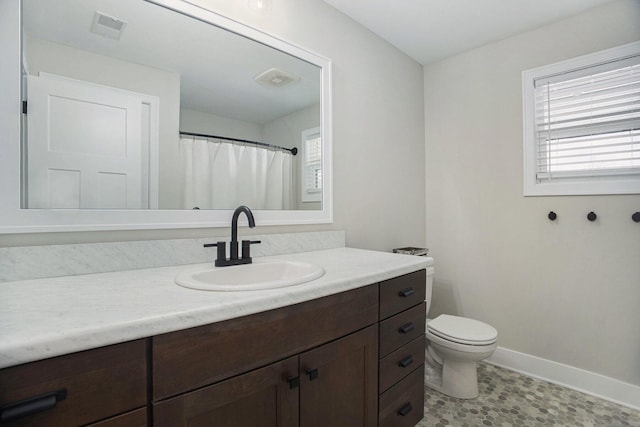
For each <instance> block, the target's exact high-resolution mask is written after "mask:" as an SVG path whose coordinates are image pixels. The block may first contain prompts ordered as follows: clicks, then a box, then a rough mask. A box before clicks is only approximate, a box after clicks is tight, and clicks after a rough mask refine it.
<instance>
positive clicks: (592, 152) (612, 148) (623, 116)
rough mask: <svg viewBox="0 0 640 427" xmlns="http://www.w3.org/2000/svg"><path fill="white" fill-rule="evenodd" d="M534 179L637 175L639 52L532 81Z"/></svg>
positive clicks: (639, 147)
mask: <svg viewBox="0 0 640 427" xmlns="http://www.w3.org/2000/svg"><path fill="white" fill-rule="evenodd" d="M534 102H535V107H534V108H535V126H534V132H535V169H536V170H535V173H536V180H537V181H538V182H541V181H548V180H556V179H571V178H581V177H599V176H603V177H605V176H623V175H627V176H629V175H636V174H637V175H640V56H632V57H627V58H623V59H620V60H616V61H611V62H607V63H605V64H598V65H596V66H591V67H584V68H581V69H578V70H572V71H569V72H565V73H561V74H558V75H554V76H551V77H543V78H538V79H535V80H534Z"/></svg>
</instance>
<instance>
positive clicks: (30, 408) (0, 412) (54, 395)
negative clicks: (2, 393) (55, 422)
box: [0, 388, 67, 423]
mask: <svg viewBox="0 0 640 427" xmlns="http://www.w3.org/2000/svg"><path fill="white" fill-rule="evenodd" d="M66 398H67V389H66V388H65V389H62V390H58V391H52V392H51V393H47V394H43V395H40V396H36V397H32V398H30V399H25V400H21V401H20V402H16V403H11V404H9V405H6V406H3V407H1V408H0V423H4V422H9V421H13V420H17V419H19V418H23V417H26V416H28V415H33V414H37V413H38V412H42V411H46V410H48V409H52V408H54V407H55V406H56V403H58V401H60V400H64V399H66Z"/></svg>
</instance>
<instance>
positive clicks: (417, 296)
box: [380, 270, 427, 320]
mask: <svg viewBox="0 0 640 427" xmlns="http://www.w3.org/2000/svg"><path fill="white" fill-rule="evenodd" d="M426 287H427V273H426V270H420V271H416V272H413V273H409V274H405V275H404V276H400V277H394V278H393V279H389V280H385V281H384V282H380V319H381V320H382V319H386V318H387V317H390V316H393V315H394V314H397V313H400V312H401V311H404V310H406V309H407V308H409V307H413V306H414V305H416V304H420V303H421V302H422V301H424V298H425V293H426Z"/></svg>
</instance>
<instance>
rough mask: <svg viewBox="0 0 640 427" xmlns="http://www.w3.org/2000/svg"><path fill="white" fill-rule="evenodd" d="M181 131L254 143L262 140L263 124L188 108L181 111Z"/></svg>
mask: <svg viewBox="0 0 640 427" xmlns="http://www.w3.org/2000/svg"><path fill="white" fill-rule="evenodd" d="M180 130H181V131H185V132H194V133H204V134H206V135H218V136H227V137H229V138H240V139H249V140H252V141H260V140H262V125H261V124H258V123H251V122H245V121H243V120H236V119H230V118H228V117H221V116H218V115H215V114H210V113H205V112H202V111H196V110H190V109H188V108H181V109H180Z"/></svg>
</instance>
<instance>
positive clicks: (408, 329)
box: [398, 322, 416, 334]
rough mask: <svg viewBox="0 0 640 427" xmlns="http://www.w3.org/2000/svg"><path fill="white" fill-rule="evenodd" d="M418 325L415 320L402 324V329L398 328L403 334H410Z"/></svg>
mask: <svg viewBox="0 0 640 427" xmlns="http://www.w3.org/2000/svg"><path fill="white" fill-rule="evenodd" d="M415 328H416V327H415V326H414V324H413V322H409V323H407V324H405V325H402V326H400V329H398V332H400V333H401V334H408V333H409V332H411V331H413V330H414V329H415Z"/></svg>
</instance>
